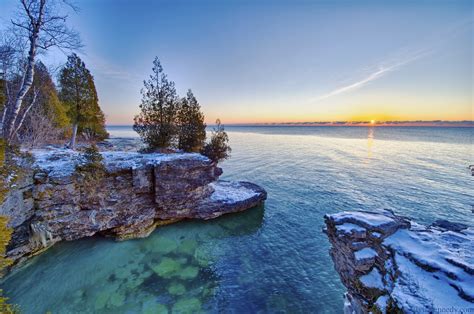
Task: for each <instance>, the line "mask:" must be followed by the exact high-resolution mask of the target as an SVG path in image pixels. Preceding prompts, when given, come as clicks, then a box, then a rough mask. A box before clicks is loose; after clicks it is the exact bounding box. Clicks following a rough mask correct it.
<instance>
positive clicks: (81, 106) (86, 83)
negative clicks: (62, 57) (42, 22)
mask: <svg viewBox="0 0 474 314" xmlns="http://www.w3.org/2000/svg"><path fill="white" fill-rule="evenodd" d="M59 84H60V93H59V96H60V99H61V101H62V102H63V103H64V104H65V105H66V106H67V108H68V115H69V117H70V119H71V122H72V124H73V130H72V137H71V145H70V146H71V148H72V149H74V148H75V145H76V136H78V135H85V136H87V137H88V138H90V139H94V140H102V139H104V138H107V137H108V134H107V132H106V131H105V117H104V114H103V112H102V111H101V109H100V107H99V99H98V97H97V91H96V88H95V84H94V78H93V76H92V74H91V73H90V72H89V70H88V69H87V68H86V65H85V64H84V62H83V61H82V60H81V59H80V58H79V57H78V56H77V55H76V54H72V55H70V56H69V57H68V60H67V63H66V65H65V66H64V68H63V69H62V70H61V73H60V77H59Z"/></svg>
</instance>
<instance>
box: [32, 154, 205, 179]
mask: <svg viewBox="0 0 474 314" xmlns="http://www.w3.org/2000/svg"><path fill="white" fill-rule="evenodd" d="M31 154H32V155H33V157H34V159H35V161H34V166H35V167H37V168H38V169H40V170H42V171H46V172H47V173H48V174H49V176H50V177H59V176H69V175H71V174H73V173H74V171H75V169H76V166H77V165H78V164H80V163H83V162H84V158H83V156H82V154H81V152H78V151H75V150H71V149H65V148H50V149H35V150H32V151H31ZM100 154H101V155H102V157H103V158H104V160H103V163H104V165H105V167H106V169H107V170H109V171H115V170H119V169H135V168H137V167H142V166H144V165H147V164H152V165H156V164H159V163H161V162H166V161H173V160H179V159H186V160H196V161H209V159H207V158H206V157H205V156H203V155H200V154H196V153H175V154H160V153H150V154H141V153H138V152H131V151H107V152H100ZM209 162H210V161H209Z"/></svg>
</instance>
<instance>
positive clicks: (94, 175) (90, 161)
mask: <svg viewBox="0 0 474 314" xmlns="http://www.w3.org/2000/svg"><path fill="white" fill-rule="evenodd" d="M83 157H84V161H85V162H84V163H81V164H79V165H77V166H76V171H77V172H79V173H81V174H83V175H84V177H85V178H86V179H87V181H90V182H97V181H98V180H100V179H101V178H102V177H103V176H104V175H105V166H104V164H103V163H102V161H103V159H104V158H103V157H102V155H101V154H100V153H99V149H98V148H97V146H96V145H94V144H93V145H91V146H89V147H87V148H86V149H85V150H84V154H83Z"/></svg>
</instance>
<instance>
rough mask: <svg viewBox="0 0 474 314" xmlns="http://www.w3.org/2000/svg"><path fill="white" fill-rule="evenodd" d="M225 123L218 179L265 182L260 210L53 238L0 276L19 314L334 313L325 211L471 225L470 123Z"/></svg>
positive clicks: (337, 298)
mask: <svg viewBox="0 0 474 314" xmlns="http://www.w3.org/2000/svg"><path fill="white" fill-rule="evenodd" d="M427 129H428V130H427ZM227 130H228V131H229V136H230V139H231V146H232V148H233V152H232V158H231V159H230V160H228V161H225V162H224V163H223V164H222V167H223V169H224V175H223V176H222V178H223V179H233V180H235V179H237V180H248V181H252V182H255V183H257V184H260V185H262V186H263V187H265V188H266V189H267V191H268V200H267V202H266V204H265V208H255V209H252V210H250V211H247V212H245V213H241V214H236V215H230V216H227V217H222V218H220V219H217V220H214V221H208V222H198V221H194V222H183V223H178V224H176V225H170V226H166V227H162V228H159V229H158V230H156V231H155V232H154V233H153V234H152V235H151V236H150V237H149V238H147V239H141V240H133V241H126V242H122V243H115V242H114V241H112V240H110V239H102V238H89V239H83V240H80V241H76V242H70V243H61V244H59V245H57V246H55V247H53V248H52V249H50V250H49V251H47V252H46V253H44V254H42V255H40V256H38V257H35V258H33V259H32V260H31V261H30V262H29V263H28V265H26V266H25V267H22V268H20V269H18V270H17V271H16V272H14V273H13V274H11V275H10V276H9V277H8V278H7V279H6V281H5V283H4V285H3V287H4V289H5V290H6V294H7V295H8V296H10V297H11V298H12V302H14V303H18V304H20V305H21V307H22V309H23V310H24V312H25V313H44V312H45V311H47V310H52V311H53V313H54V312H58V313H59V312H60V313H80V312H87V313H90V312H96V313H99V312H100V313H145V312H146V311H152V312H158V311H160V310H166V311H168V310H169V311H173V310H174V311H178V310H181V311H182V312H185V311H186V310H189V311H192V312H195V311H197V310H202V311H204V312H230V313H248V312H259V311H260V312H271V313H274V312H281V311H285V312H293V313H309V312H313V313H314V312H317V313H337V312H342V305H343V299H342V295H343V292H344V289H343V287H342V285H341V283H340V281H339V278H338V276H337V273H336V272H335V271H334V269H333V266H332V262H331V259H330V257H329V254H328V250H329V244H328V242H327V239H326V237H325V235H324V234H323V233H322V232H321V230H322V228H323V226H324V221H323V216H324V214H325V213H333V212H338V211H342V210H353V209H366V210H380V209H383V208H384V209H392V210H394V211H395V212H397V213H399V214H404V215H408V216H411V217H414V218H416V219H417V220H418V221H419V222H422V223H431V222H433V221H434V220H435V219H439V218H444V219H450V220H452V221H459V222H464V223H469V224H473V225H474V220H473V214H472V213H471V206H472V204H473V203H474V202H473V196H474V195H473V189H472V186H473V185H472V184H473V181H474V177H472V176H470V174H469V171H468V170H467V166H468V165H469V164H473V159H474V158H473V148H472V134H473V132H472V129H445V130H434V131H433V130H430V129H429V128H418V129H417V128H405V129H402V128H399V129H395V130H394V129H391V130H390V129H387V128H383V129H382V128H349V129H348V128H326V129H324V128H323V129H321V128H315V129H313V128H303V129H301V128H298V129H291V128H274V129H271V128H238V127H229V128H227ZM111 133H112V135H116V136H118V137H123V136H130V135H133V136H135V135H134V134H133V133H132V132H131V131H130V128H128V129H127V128H122V129H118V130H111ZM183 273H184V275H183Z"/></svg>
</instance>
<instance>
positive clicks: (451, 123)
mask: <svg viewBox="0 0 474 314" xmlns="http://www.w3.org/2000/svg"><path fill="white" fill-rule="evenodd" d="M208 126H213V124H208ZM225 126H229V127H234V126H237V127H440V128H446V127H448V128H449V127H451V128H452V127H457V128H472V127H474V120H473V121H469V120H467V121H383V122H382V121H381V122H375V123H371V122H370V121H360V122H359V121H357V122H347V121H337V122H286V123H227V124H225ZM106 127H132V125H130V124H110V125H107V126H106Z"/></svg>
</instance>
